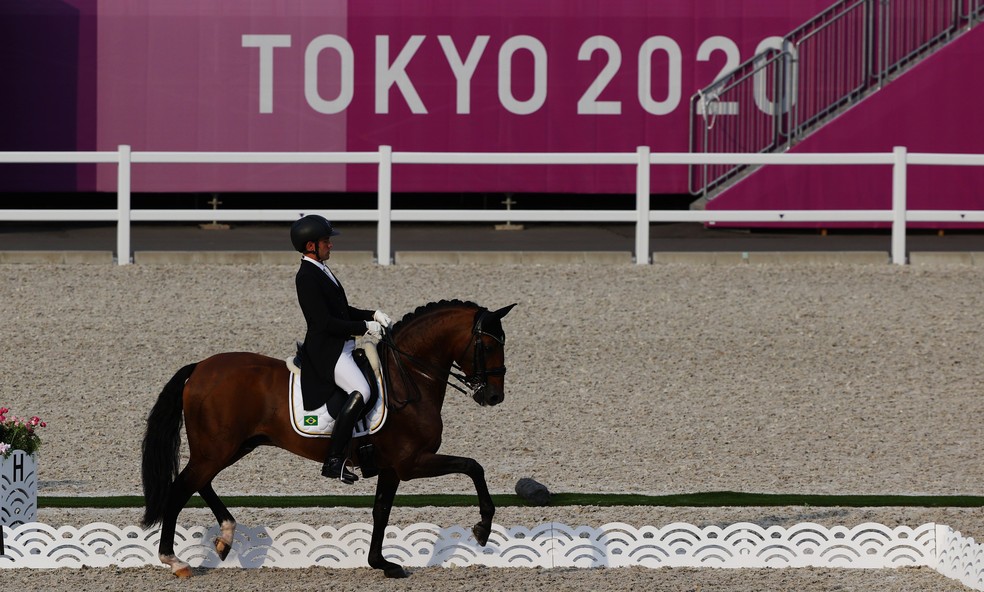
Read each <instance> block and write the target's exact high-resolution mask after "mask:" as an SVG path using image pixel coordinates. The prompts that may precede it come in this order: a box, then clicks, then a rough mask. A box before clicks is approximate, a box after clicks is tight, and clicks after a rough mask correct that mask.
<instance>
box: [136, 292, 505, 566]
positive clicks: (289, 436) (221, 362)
mask: <svg viewBox="0 0 984 592" xmlns="http://www.w3.org/2000/svg"><path fill="white" fill-rule="evenodd" d="M513 306H516V305H515V304H512V305H509V306H506V307H504V308H500V309H498V310H495V311H489V310H488V309H486V308H483V307H481V306H479V305H477V304H475V303H473V302H462V301H459V300H452V301H447V300H442V301H440V302H432V303H430V304H427V305H425V306H421V307H418V308H417V309H416V310H414V311H413V312H412V313H408V314H406V315H405V316H404V317H403V319H401V320H400V321H399V322H397V323H395V324H394V325H393V326H392V328H391V329H390V331H389V332H387V334H386V335H385V336H384V339H383V341H381V342H380V344H381V345H380V348H379V351H380V356H379V357H380V361H381V364H382V366H383V374H384V377H385V380H386V381H387V382H388V388H387V393H388V404H389V409H388V410H387V413H388V415H387V420H386V423H385V425H384V426H383V427H382V429H380V430H379V431H378V432H376V433H375V434H372V435H369V436H364V437H362V438H358V439H356V438H353V443H352V445H350V450H358V449H359V444H364V443H365V442H366V440H368V442H369V443H371V444H372V445H373V448H374V453H373V455H372V459H371V460H372V462H373V464H374V465H375V467H376V469H377V470H378V475H377V482H376V493H375V499H374V502H373V508H372V521H373V526H372V536H371V539H370V543H369V553H368V556H367V560H368V563H369V566H370V567H373V568H375V569H380V570H382V571H383V573H384V574H385V575H386V577H390V578H402V577H407V576H408V575H409V574H408V572H407V571H406V570H405V569H404V568H403V567H402V566H400V565H398V564H396V563H393V562H391V561H388V560H387V559H386V558H385V557H384V556H383V535H384V532H385V530H386V525H387V524H388V522H389V517H390V510H391V509H392V506H393V500H394V498H395V496H396V491H397V488H398V487H399V484H400V482H401V481H408V480H410V479H420V478H426V477H439V476H442V475H449V474H454V473H463V474H465V475H468V476H469V477H471V479H472V481H473V482H474V484H475V490H476V492H477V493H478V507H479V515H480V517H481V519H480V520H479V522H478V523H476V524H475V526H474V527H473V528H472V533H473V534H474V536H475V540H476V541H477V542H478V543H479V544H480V545H481V546H485V544H486V543H487V542H488V539H489V535H490V534H491V532H492V517H493V515H494V514H495V505H494V503H493V501H492V497H491V496H490V495H489V488H488V484H487V483H486V481H485V470H484V469H483V467H482V465H480V464H479V463H478V462H477V461H475V460H474V459H472V458H467V457H461V456H450V455H444V454H438V452H437V451H438V448H439V447H440V445H441V432H442V429H443V425H442V422H441V407H442V406H443V404H444V399H445V392H446V390H447V388H446V387H447V386H448V385H450V386H452V387H454V388H457V389H458V390H460V391H462V392H466V393H467V392H469V391H470V392H471V395H472V398H473V399H474V400H475V402H476V403H478V404H479V405H482V406H483V407H484V406H490V407H491V406H495V405H498V404H499V403H502V401H503V399H504V394H503V392H504V391H503V385H504V377H505V373H506V367H505V363H504V359H505V358H504V346H505V341H506V336H505V333H504V332H503V329H502V318H503V317H504V316H505V315H506V314H507V313H508V312H509V311H510V310H511V309H512V307H513ZM452 366H456V367H457V369H458V370H460V371H458V370H455V369H452ZM302 371H303V369H302ZM289 375H290V370H289V369H288V367H287V365H286V364H285V362H284V361H283V360H278V359H276V358H271V357H267V356H264V355H261V354H253V353H239V352H227V353H221V354H216V355H214V356H211V357H209V358H206V359H204V360H202V361H200V362H197V363H194V364H189V365H187V366H185V367H183V368H181V369H180V370H178V371H177V373H175V374H174V376H173V377H172V378H171V379H170V380H169V381H168V382H167V384H166V385H165V386H164V388H163V390H162V391H161V393H160V396H159V397H158V399H157V402H156V403H155V404H154V406H153V408H152V410H151V412H150V415H149V416H148V419H147V430H146V433H145V435H144V440H143V447H142V467H141V470H142V480H143V491H144V499H145V513H144V517H143V524H144V526H145V527H151V526H154V525H155V524H158V523H159V524H161V531H160V537H161V538H160V545H159V547H158V557H159V559H160V560H161V562H162V563H164V564H167V565H168V566H170V568H171V571H172V573H173V574H174V575H176V576H178V577H179V578H187V577H190V576H191V569H190V566H189V565H188V564H187V563H185V562H183V561H181V560H180V559H178V557H177V556H176V555H175V553H174V533H175V525H176V524H177V519H178V514H179V513H180V512H181V510H182V508H184V506H185V504H186V503H187V502H188V500H189V499H190V498H191V495H192V494H193V493H194V492H196V491H197V492H198V494H199V495H200V496H201V497H202V499H203V500H205V503H206V504H208V507H209V508H210V509H211V510H212V513H213V514H214V515H215V519H216V520H217V521H218V523H219V527H220V532H221V534H220V535H219V536H218V537H217V538H216V539H215V540H214V541H213V545H214V546H215V550H216V552H217V553H218V555H219V557H220V558H221V559H222V560H225V558H226V557H227V556H228V554H229V551H230V550H231V548H232V542H233V536H234V534H235V529H236V520H235V518H233V516H232V514H231V513H230V512H229V510H228V509H227V508H226V506H225V505H224V504H223V503H222V500H221V499H220V498H219V496H218V495H217V494H216V493H215V490H213V489H212V480H213V479H214V478H215V476H216V475H217V474H218V473H219V472H220V471H222V470H223V469H225V468H226V467H228V466H230V465H232V464H233V463H235V462H236V461H238V460H239V459H241V458H243V457H244V456H246V455H247V454H249V452H251V451H252V450H254V449H255V448H256V447H257V446H264V445H266V446H276V447H279V448H283V449H284V450H288V451H290V452H292V453H294V454H297V455H299V456H301V457H303V458H307V459H311V460H314V461H318V462H323V461H324V459H325V454H326V453H327V451H328V446H329V439H328V438H308V437H302V436H300V435H298V434H297V433H296V432H295V431H294V430H293V428H292V427H291V425H290V422H291V417H290V410H289V402H288V389H289V384H288V383H289ZM451 378H454V379H456V380H457V381H458V382H460V383H461V385H462V386H463V387H465V388H462V387H460V386H458V384H455V383H453V382H451V381H450V379H451ZM182 416H183V417H182ZM182 423H183V424H184V427H185V432H186V435H187V440H188V449H189V459H188V463H187V464H186V465H185V467H184V468H183V469H181V471H180V472H178V468H179V460H180V457H179V451H180V446H181V426H182ZM356 440H358V441H356ZM352 455H353V453H349V457H350V458H351V457H352ZM353 460H354V459H353ZM357 464H358V463H357Z"/></svg>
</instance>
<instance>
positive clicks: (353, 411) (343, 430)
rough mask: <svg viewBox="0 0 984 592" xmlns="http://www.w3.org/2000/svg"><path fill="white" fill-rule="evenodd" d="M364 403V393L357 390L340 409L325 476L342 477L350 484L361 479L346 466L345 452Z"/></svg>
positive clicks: (324, 472)
mask: <svg viewBox="0 0 984 592" xmlns="http://www.w3.org/2000/svg"><path fill="white" fill-rule="evenodd" d="M364 405H365V403H364V402H363V401H362V394H361V393H359V392H358V391H355V392H353V393H352V394H350V395H349V398H348V400H347V401H345V405H343V406H342V410H341V411H339V413H338V418H337V419H335V427H334V428H332V430H331V447H330V448H329V449H328V459H327V460H326V461H325V466H323V467H322V468H321V474H322V475H324V476H325V477H328V478H329V479H341V480H342V482H344V483H347V484H350V485H351V484H352V483H355V482H356V481H358V480H359V477H358V475H356V474H355V473H353V472H352V471H350V470H348V469H346V468H345V459H346V458H347V456H348V455H347V454H345V452H346V450H347V449H348V444H349V441H350V440H351V439H352V428H353V427H355V421H356V420H357V419H359V414H360V413H362V407H363V406H364Z"/></svg>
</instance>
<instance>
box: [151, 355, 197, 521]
mask: <svg viewBox="0 0 984 592" xmlns="http://www.w3.org/2000/svg"><path fill="white" fill-rule="evenodd" d="M197 365H198V364H197V363H195V364H188V365H187V366H185V367H184V368H182V369H180V370H178V372H177V373H176V374H175V375H174V376H173V377H172V378H171V380H169V381H168V383H167V384H166V385H164V390H162V391H161V394H160V396H159V397H158V398H157V403H155V404H154V408H153V409H152V410H151V411H150V416H148V417H147V433H146V434H145V435H144V440H143V463H142V466H141V470H142V473H143V492H144V500H145V502H146V511H145V512H144V517H143V525H144V526H153V525H154V524H157V523H158V522H160V521H161V519H162V518H163V516H164V505H165V502H166V501H167V492H168V489H170V487H171V483H173V482H174V479H175V478H176V477H177V476H178V461H179V460H180V457H179V453H180V450H181V424H182V423H183V418H182V415H181V414H182V395H183V394H184V385H185V381H187V380H188V377H190V376H191V373H192V372H194V371H195V367H196V366H197Z"/></svg>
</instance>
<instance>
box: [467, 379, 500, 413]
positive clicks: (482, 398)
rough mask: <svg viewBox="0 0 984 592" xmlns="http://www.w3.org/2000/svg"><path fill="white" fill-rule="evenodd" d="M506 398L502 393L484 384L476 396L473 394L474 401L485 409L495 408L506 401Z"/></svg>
mask: <svg viewBox="0 0 984 592" xmlns="http://www.w3.org/2000/svg"><path fill="white" fill-rule="evenodd" d="M505 398H506V396H505V395H504V394H503V393H502V391H500V390H497V389H493V388H491V387H489V385H487V384H483V385H482V386H481V387H479V388H478V389H476V390H475V392H474V394H472V399H474V400H475V402H476V403H478V404H479V405H481V406H482V407H485V406H486V405H487V406H489V407H494V406H495V405H498V404H499V403H501V402H502V401H503V400H505Z"/></svg>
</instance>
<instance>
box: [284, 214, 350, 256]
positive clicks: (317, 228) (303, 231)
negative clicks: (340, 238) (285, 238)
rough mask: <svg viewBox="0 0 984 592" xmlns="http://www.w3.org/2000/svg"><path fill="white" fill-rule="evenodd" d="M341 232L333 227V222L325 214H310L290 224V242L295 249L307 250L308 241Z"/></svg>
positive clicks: (315, 240) (316, 240) (301, 251)
mask: <svg viewBox="0 0 984 592" xmlns="http://www.w3.org/2000/svg"><path fill="white" fill-rule="evenodd" d="M336 234H339V232H338V231H337V230H335V229H334V228H332V226H331V222H329V221H328V220H326V219H325V218H324V216H318V215H316V214H308V215H307V216H304V217H303V218H301V219H300V220H297V221H296V222H294V223H293V224H291V225H290V242H291V243H292V244H293V245H294V249H295V250H297V251H298V252H300V253H304V252H306V251H307V248H306V247H307V244H308V241H314V242H318V241H319V240H321V239H323V238H326V237H329V236H335V235H336Z"/></svg>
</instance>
